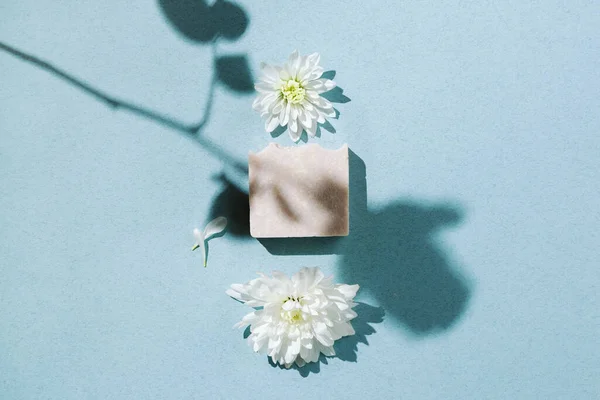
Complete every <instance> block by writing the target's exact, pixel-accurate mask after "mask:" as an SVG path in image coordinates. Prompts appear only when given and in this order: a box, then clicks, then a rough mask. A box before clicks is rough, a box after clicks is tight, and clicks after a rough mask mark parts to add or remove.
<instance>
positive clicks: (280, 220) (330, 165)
mask: <svg viewBox="0 0 600 400" xmlns="http://www.w3.org/2000/svg"><path fill="white" fill-rule="evenodd" d="M248 173H249V178H250V187H249V195H250V234H251V235H252V236H253V237H255V238H286V237H313V236H347V235H348V231H349V205H348V204H349V201H348V193H349V192H348V180H349V175H348V173H349V168H348V145H344V146H342V147H341V148H340V149H338V150H326V149H323V148H322V147H321V146H319V145H317V144H309V145H305V146H299V147H281V146H279V145H277V144H275V143H271V144H269V145H268V146H267V147H266V148H265V149H263V150H262V151H260V152H258V153H256V154H254V153H252V152H250V154H249V156H248Z"/></svg>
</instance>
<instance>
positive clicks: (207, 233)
mask: <svg viewBox="0 0 600 400" xmlns="http://www.w3.org/2000/svg"><path fill="white" fill-rule="evenodd" d="M226 227H227V218H225V217H217V218H215V219H213V220H212V221H210V222H209V223H208V224H207V225H206V227H205V228H204V231H203V232H201V231H200V230H199V229H197V228H196V229H194V231H193V234H194V239H196V243H195V245H194V247H193V248H192V250H196V249H198V248H199V249H200V253H202V263H203V265H204V266H205V267H206V253H207V250H208V241H209V240H210V239H211V238H212V237H213V236H215V235H218V234H219V233H221V232H223V231H224V230H225V228H226Z"/></svg>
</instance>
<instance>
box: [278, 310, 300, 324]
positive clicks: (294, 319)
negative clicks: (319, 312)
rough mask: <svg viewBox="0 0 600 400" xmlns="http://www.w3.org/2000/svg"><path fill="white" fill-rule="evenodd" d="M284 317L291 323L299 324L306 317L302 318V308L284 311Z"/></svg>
mask: <svg viewBox="0 0 600 400" xmlns="http://www.w3.org/2000/svg"><path fill="white" fill-rule="evenodd" d="M283 319H284V320H286V321H287V322H288V323H290V324H297V323H299V322H302V321H303V320H304V318H302V312H300V310H292V311H284V312H283Z"/></svg>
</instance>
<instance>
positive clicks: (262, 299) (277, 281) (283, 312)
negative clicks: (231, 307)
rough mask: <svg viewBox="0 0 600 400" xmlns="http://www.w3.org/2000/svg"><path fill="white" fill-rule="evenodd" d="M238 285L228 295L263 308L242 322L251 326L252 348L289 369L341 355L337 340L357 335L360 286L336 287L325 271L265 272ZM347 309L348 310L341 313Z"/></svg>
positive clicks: (315, 269)
mask: <svg viewBox="0 0 600 400" xmlns="http://www.w3.org/2000/svg"><path fill="white" fill-rule="evenodd" d="M259 276H260V277H259V278H257V279H253V280H251V281H250V282H248V283H246V284H233V285H231V287H230V289H229V290H227V294H228V295H229V296H231V297H233V298H234V299H237V300H239V301H242V302H244V303H245V304H246V305H248V306H250V307H262V309H259V310H255V311H253V312H251V313H250V314H247V315H246V316H244V317H243V318H242V320H241V321H240V322H239V323H237V324H236V327H238V328H244V327H245V326H247V325H250V336H248V344H249V345H250V347H251V348H252V349H253V351H255V352H258V353H261V354H266V355H268V356H269V357H270V358H271V359H272V361H273V362H275V363H278V364H280V365H282V366H284V367H286V368H290V367H291V366H292V365H293V364H294V363H295V364H296V365H298V366H299V367H301V366H303V365H304V364H306V363H310V362H315V361H318V359H319V355H320V354H324V355H325V356H333V355H335V351H334V349H333V344H334V342H335V341H336V340H338V339H340V338H342V337H344V336H348V335H353V334H354V329H353V328H352V325H351V323H350V320H352V319H353V318H354V317H356V313H355V312H354V311H353V310H352V309H351V308H352V307H354V306H355V303H354V302H353V299H354V296H355V295H356V291H357V290H358V285H334V284H333V283H332V278H331V277H328V278H325V277H324V275H323V273H322V272H321V270H320V269H319V268H302V269H301V270H300V271H298V273H296V274H295V275H294V276H292V278H291V279H290V278H288V277H287V275H285V274H283V273H282V272H278V271H276V272H273V274H272V276H271V277H269V276H266V275H263V274H259ZM342 309H346V310H347V311H341V310H342Z"/></svg>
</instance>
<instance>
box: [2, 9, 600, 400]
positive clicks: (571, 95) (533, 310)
mask: <svg viewBox="0 0 600 400" xmlns="http://www.w3.org/2000/svg"><path fill="white" fill-rule="evenodd" d="M184 3H186V2H184ZM188 3H189V2H188ZM186 4H187V3H186ZM237 4H238V5H239V6H240V7H241V8H242V9H243V13H244V14H240V13H239V12H238V11H239V9H238V8H232V9H231V10H233V11H235V12H234V13H233V14H231V15H233V17H235V18H238V20H236V21H238V22H239V23H242V25H243V21H244V15H245V17H247V20H248V21H249V23H248V25H247V27H246V29H245V32H244V34H243V36H241V37H239V38H235V36H236V35H237V34H238V33H239V32H236V29H238V28H242V29H241V30H242V31H243V30H244V29H243V28H244V26H242V25H239V23H238V25H235V24H234V25H233V26H229V25H228V22H227V21H228V20H225V22H222V24H223V27H229V28H231V29H232V31H230V32H229V35H230V36H232V37H234V39H235V40H229V41H228V40H220V41H219V43H218V49H217V52H218V53H219V54H224V55H235V54H245V55H247V60H248V62H249V65H250V67H251V71H250V72H251V73H252V74H253V76H256V74H257V72H258V65H259V63H260V61H263V60H264V61H269V62H273V63H281V62H283V61H284V60H285V58H286V57H287V55H288V54H289V53H290V52H291V51H292V50H293V49H295V48H298V49H299V50H300V51H301V52H302V53H308V52H313V51H318V52H320V53H321V54H322V65H323V66H324V67H325V68H326V69H333V70H336V71H337V76H336V78H335V80H336V81H337V82H338V84H339V85H340V86H341V87H343V89H344V94H345V95H347V96H348V97H349V98H351V99H352V101H351V102H348V103H345V104H338V105H337V108H338V110H339V111H340V113H341V116H340V119H339V120H337V121H333V125H334V126H335V129H336V130H337V132H336V133H335V134H331V133H329V132H323V135H322V137H321V139H320V140H319V141H318V143H320V144H321V145H323V146H325V147H327V148H337V147H339V146H340V145H341V144H343V143H348V144H349V146H350V147H351V149H352V150H353V151H354V152H355V153H356V154H357V155H358V156H359V157H360V158H361V159H362V160H363V161H364V163H365V165H366V173H367V186H368V192H367V197H368V210H366V209H363V211H362V212H360V213H356V214H355V215H353V217H354V220H353V230H352V233H351V235H350V237H348V238H347V239H344V240H342V241H340V242H337V243H336V246H334V247H333V251H332V252H333V253H337V254H297V255H272V254H270V253H269V252H268V251H267V250H266V249H265V247H264V246H263V244H261V243H259V242H258V241H256V240H253V239H248V240H241V239H236V238H234V237H233V236H232V235H226V236H225V237H224V238H221V239H217V240H214V241H212V242H211V243H210V257H209V267H208V268H207V269H204V268H202V267H201V260H200V255H199V254H197V253H192V252H190V251H189V249H190V246H191V245H192V243H193V239H192V236H191V231H192V229H193V228H194V227H196V226H200V225H202V224H203V223H204V222H205V220H206V218H207V217H208V211H209V209H210V207H211V204H212V200H213V198H214V197H215V196H217V195H218V193H220V191H221V190H222V185H221V183H219V182H217V181H215V180H214V179H213V178H211V177H212V176H213V175H218V174H220V173H221V172H222V171H223V163H222V162H221V161H219V159H218V158H215V157H213V154H212V153H211V152H210V151H208V150H207V148H206V147H205V146H202V145H200V144H199V143H198V142H196V141H194V140H191V139H190V138H188V137H186V136H185V135H184V134H183V133H182V132H180V131H177V130H174V129H171V128H169V127H166V126H163V125H161V124H158V123H156V121H152V120H149V119H148V118H144V117H141V116H139V115H133V114H131V113H128V112H127V111H123V110H114V109H111V108H110V107H107V106H106V104H103V103H102V102H100V101H98V100H97V99H95V98H93V97H92V96H90V95H89V94H85V93H83V92H81V91H80V90H79V89H76V88H74V87H73V86H72V85H69V84H67V83H65V82H64V81H61V80H60V79H58V78H57V77H56V76H55V75H52V74H50V73H48V72H47V71H43V70H42V69H40V68H38V67H35V66H33V65H31V64H29V63H25V62H23V61H22V60H19V59H17V58H15V57H13V56H11V55H9V54H7V53H6V52H0V71H1V76H2V79H1V83H0V182H1V185H0V238H1V240H0V264H1V265H0V267H1V278H0V398H2V399H42V398H44V399H133V398H136V399H187V398H190V399H191V398H206V399H216V398H222V399H238V398H239V399H263V398H283V397H285V398H309V399H313V398H331V399H338V398H339V399H342V398H343V399H361V398H386V399H388V398H389V399H391V398H406V399H467V398H479V399H506V398H515V399H532V398H540V399H547V398H556V399H558V398H563V399H564V398H571V399H597V398H599V397H600V379H599V376H600V346H599V343H600V300H599V299H600V298H599V295H598V289H599V283H600V273H599V272H598V268H599V266H600V264H599V262H598V249H599V244H600V237H599V234H598V231H599V223H600V214H599V211H598V206H599V204H600V203H599V200H598V199H599V195H600V180H599V179H598V172H599V169H600V157H599V155H600V137H599V135H598V133H599V128H600V113H599V110H600V96H599V95H598V94H599V93H600V69H599V68H598V65H599V62H600V51H599V49H600V35H599V28H598V27H599V26H600V6H599V5H598V4H597V2H594V1H584V0H573V1H570V2H565V1H558V0H546V1H521V0H505V1H500V2H491V1H479V2H477V1H444V0H435V1H418V2H416V1H413V2H399V1H393V0H389V1H378V2H372V3H368V2H364V1H360V2H359V1H346V2H323V1H317V0H314V1H313V0H310V1H304V2H282V1H276V0H268V1H267V0H264V1H255V2H252V1H248V0H244V1H240V2H239V3H237ZM236 13H237V14H236ZM200 14H201V13H200ZM200 14H198V15H200ZM226 15H227V14H226ZM188 16H190V17H194V16H195V14H189V13H188ZM233 17H232V18H233ZM194 26H195V25H192V29H195V28H194ZM211 29H212V28H211ZM238 31H239V29H238ZM203 32H204V31H199V34H201V33H203ZM196 33H198V32H196ZM204 33H206V32H204ZM189 36H190V34H188V37H187V38H186V37H185V36H184V35H182V34H181V32H180V30H178V29H177V28H176V26H175V25H174V24H173V23H172V22H169V21H168V20H167V19H166V18H165V13H164V12H163V11H162V10H161V7H159V4H158V2H155V1H142V0H132V1H127V2H124V1H117V0H105V1H101V2H92V1H62V2H57V1H50V0H21V1H18V2H2V3H1V4H0V41H3V42H6V43H9V44H11V45H13V46H15V47H17V48H19V49H21V50H23V51H26V52H29V53H32V54H35V55H37V56H39V57H41V58H43V59H44V60H47V61H49V62H51V63H53V64H54V65H55V66H57V67H59V68H62V69H63V70H65V71H67V72H69V73H71V74H74V75H75V76H77V77H79V78H81V79H83V80H84V81H86V82H88V83H90V84H93V85H94V86H96V87H98V88H101V89H102V90H104V91H106V92H107V93H110V94H111V95H113V96H116V97H118V98H122V99H126V100H129V101H131V102H133V103H136V104H139V105H142V106H144V107H148V108H150V109H153V110H156V111H159V112H160V113H163V114H165V115H168V116H170V117H171V118H173V119H175V120H178V121H182V122H184V123H189V124H192V123H195V122H198V121H199V120H201V118H202V117H203V113H204V108H205V103H206V101H207V98H208V97H207V96H209V91H210V90H209V89H210V81H211V75H212V73H213V66H212V57H213V55H212V50H211V46H210V45H209V44H208V43H207V40H205V39H206V38H200V37H197V38H196V40H192V39H190V38H189ZM234 75H235V74H234ZM236 76H237V75H236ZM242 78H243V76H242ZM242 83H243V79H242ZM252 98H253V96H252V94H244V93H241V92H240V91H235V90H230V89H228V88H227V87H225V86H224V85H222V84H219V85H217V86H216V88H215V92H214V96H213V98H212V112H211V114H210V116H209V118H208V119H207V123H206V125H205V126H204V129H203V130H202V135H203V138H205V139H208V140H212V141H213V142H214V143H216V144H218V145H219V146H221V147H222V148H223V149H225V151H226V152H227V153H228V154H231V155H232V156H233V157H237V158H239V159H240V160H242V161H243V160H245V158H246V155H247V152H248V151H249V150H253V151H257V150H259V149H261V148H263V147H264V146H265V145H266V144H267V143H269V142H270V141H272V139H271V138H270V137H269V135H268V134H266V133H265V132H264V131H263V123H262V121H261V120H260V118H259V116H258V115H257V114H256V113H254V112H253V111H252V109H251V102H252ZM275 141H276V142H278V143H281V144H289V139H288V138H287V134H284V135H283V136H281V137H279V138H277V139H276V140H275ZM228 174H229V172H228ZM300 246H301V244H300ZM326 250H327V249H326ZM284 251H285V252H292V253H293V252H295V253H302V251H300V250H298V249H296V248H295V247H293V246H292V247H289V248H286V249H284ZM322 252H328V251H322ZM304 265H320V266H322V267H323V269H324V270H325V271H326V272H327V273H329V274H334V275H335V277H336V280H337V281H340V282H346V283H359V284H360V285H361V286H362V289H361V291H360V293H359V296H358V299H359V301H361V302H362V303H364V304H363V305H361V306H359V307H360V311H361V316H360V318H359V320H358V321H357V322H356V326H357V330H358V332H359V335H358V336H357V337H356V338H354V339H349V340H344V341H343V342H341V343H340V347H339V350H340V352H341V355H342V358H344V360H341V359H339V358H334V359H329V360H327V364H324V363H321V364H319V365H318V366H314V365H313V366H311V368H308V369H304V370H302V371H297V370H290V371H286V370H281V369H279V368H274V367H272V366H271V365H270V364H269V363H268V362H267V360H266V357H264V356H259V355H256V354H254V353H253V352H252V351H251V350H250V349H249V348H248V347H247V345H246V343H245V341H244V340H243V332H241V331H237V330H232V329H231V327H232V325H233V324H234V323H235V322H237V321H238V320H239V319H240V318H241V317H242V316H243V315H244V314H245V313H246V312H247V309H246V307H244V306H243V305H241V304H239V303H237V302H235V301H232V300H230V299H229V298H228V297H227V296H226V295H225V290H226V288H227V287H228V285H229V284H231V283H234V282H245V281H247V280H249V279H251V278H252V277H254V273H255V272H256V271H265V272H268V271H271V270H273V269H280V270H283V271H285V272H287V273H290V274H291V273H293V272H295V271H296V270H297V269H298V268H299V267H301V266H304ZM383 313H385V316H383ZM382 319H383V321H382V322H381V320H382ZM374 331H376V332H374ZM356 339H360V340H361V341H362V342H363V343H356ZM366 341H368V345H367V344H366V343H364V342H366ZM353 350H356V351H353Z"/></svg>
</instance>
